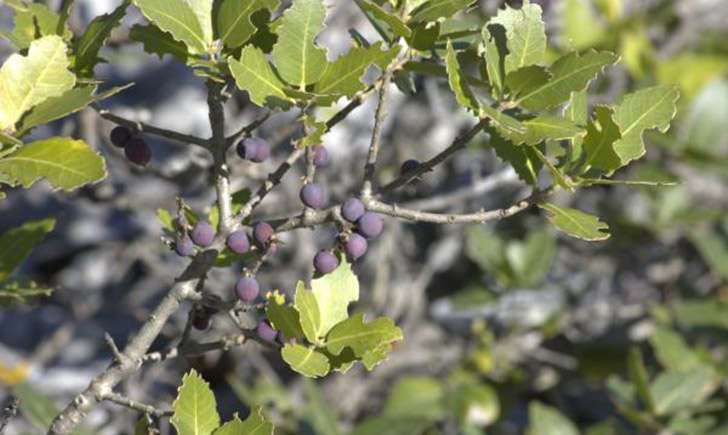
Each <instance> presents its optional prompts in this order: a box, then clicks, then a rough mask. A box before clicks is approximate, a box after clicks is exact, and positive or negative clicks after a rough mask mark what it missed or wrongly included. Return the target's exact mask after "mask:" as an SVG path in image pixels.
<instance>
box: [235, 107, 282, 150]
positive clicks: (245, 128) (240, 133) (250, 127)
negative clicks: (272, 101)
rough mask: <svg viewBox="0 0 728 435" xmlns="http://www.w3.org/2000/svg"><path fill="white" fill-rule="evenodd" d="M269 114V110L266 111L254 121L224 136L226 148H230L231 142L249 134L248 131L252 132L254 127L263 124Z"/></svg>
mask: <svg viewBox="0 0 728 435" xmlns="http://www.w3.org/2000/svg"><path fill="white" fill-rule="evenodd" d="M271 115H272V113H271V112H266V113H265V114H264V115H263V116H261V117H260V118H258V119H256V120H255V121H253V122H251V123H250V124H248V125H245V126H243V128H241V129H240V130H238V131H237V132H236V133H234V134H232V135H230V136H228V137H227V138H225V144H226V146H227V147H228V148H230V147H231V146H232V145H233V144H235V142H237V141H239V140H240V139H242V138H244V137H248V136H250V133H252V132H253V131H254V130H255V129H256V128H258V127H260V126H261V125H263V123H265V121H267V120H268V118H270V116H271Z"/></svg>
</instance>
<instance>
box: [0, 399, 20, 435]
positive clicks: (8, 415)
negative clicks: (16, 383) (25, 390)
mask: <svg viewBox="0 0 728 435" xmlns="http://www.w3.org/2000/svg"><path fill="white" fill-rule="evenodd" d="M19 406H20V399H18V398H17V397H13V398H12V401H11V402H10V404H9V405H8V406H6V407H5V409H3V413H2V415H0V433H3V431H4V430H5V427H6V426H7V425H8V424H9V423H10V420H12V419H13V418H15V416H16V415H17V414H18V407H19Z"/></svg>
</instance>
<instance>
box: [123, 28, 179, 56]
mask: <svg viewBox="0 0 728 435" xmlns="http://www.w3.org/2000/svg"><path fill="white" fill-rule="evenodd" d="M129 38H131V39H132V40H134V41H137V42H141V43H142V44H144V51H146V52H147V53H149V54H156V55H157V56H159V58H160V59H162V58H163V57H164V56H165V55H167V54H169V55H172V57H174V58H175V59H177V60H179V61H180V62H183V63H184V62H187V57H188V54H187V46H186V45H185V44H184V42H181V41H177V40H175V39H174V37H173V36H172V34H171V33H169V32H165V31H163V30H161V29H160V28H159V27H157V26H155V25H154V24H147V25H145V26H142V25H141V24H135V25H134V26H132V28H131V30H130V31H129Z"/></svg>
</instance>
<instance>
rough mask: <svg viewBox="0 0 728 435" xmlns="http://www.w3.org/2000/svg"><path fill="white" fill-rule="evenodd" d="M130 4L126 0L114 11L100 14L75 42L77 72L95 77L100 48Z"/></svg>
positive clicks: (80, 74)
mask: <svg viewBox="0 0 728 435" xmlns="http://www.w3.org/2000/svg"><path fill="white" fill-rule="evenodd" d="M129 4H131V0H124V1H123V2H122V3H121V5H120V6H119V7H118V8H116V9H114V11H113V12H112V13H110V14H104V15H100V16H98V17H96V18H94V19H93V20H92V21H91V22H90V23H89V24H88V26H86V31H85V32H84V33H83V35H81V37H80V38H78V39H77V40H76V42H75V43H74V44H73V52H74V54H75V61H74V65H73V69H74V71H76V74H78V75H79V76H81V77H93V69H94V66H95V65H96V64H97V63H98V62H99V50H100V49H101V46H103V45H104V43H105V42H106V40H107V39H108V37H109V36H110V35H111V31H112V30H113V29H114V28H115V27H116V26H118V25H119V23H120V22H121V19H122V18H124V15H126V8H127V7H128V6H129Z"/></svg>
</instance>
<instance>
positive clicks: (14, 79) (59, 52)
mask: <svg viewBox="0 0 728 435" xmlns="http://www.w3.org/2000/svg"><path fill="white" fill-rule="evenodd" d="M68 64H69V63H68V56H67V55H66V43H65V42H64V41H63V39H61V38H60V37H59V36H45V37H43V38H40V39H37V40H35V41H33V42H32V43H31V44H30V49H29V51H28V55H27V56H21V55H20V54H18V53H15V54H12V55H10V57H8V58H7V60H6V61H5V63H4V64H3V66H2V68H1V69H0V130H4V129H11V130H12V129H13V128H14V125H15V123H16V122H17V121H18V120H19V119H20V117H21V116H22V115H23V113H25V112H26V111H28V110H29V109H30V108H32V107H33V106H35V105H37V104H39V103H41V102H43V101H45V100H46V99H48V98H50V97H56V96H58V95H61V94H63V93H64V92H66V91H67V90H69V89H71V88H73V86H74V84H75V83H76V76H74V75H73V73H71V71H69V70H68Z"/></svg>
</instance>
